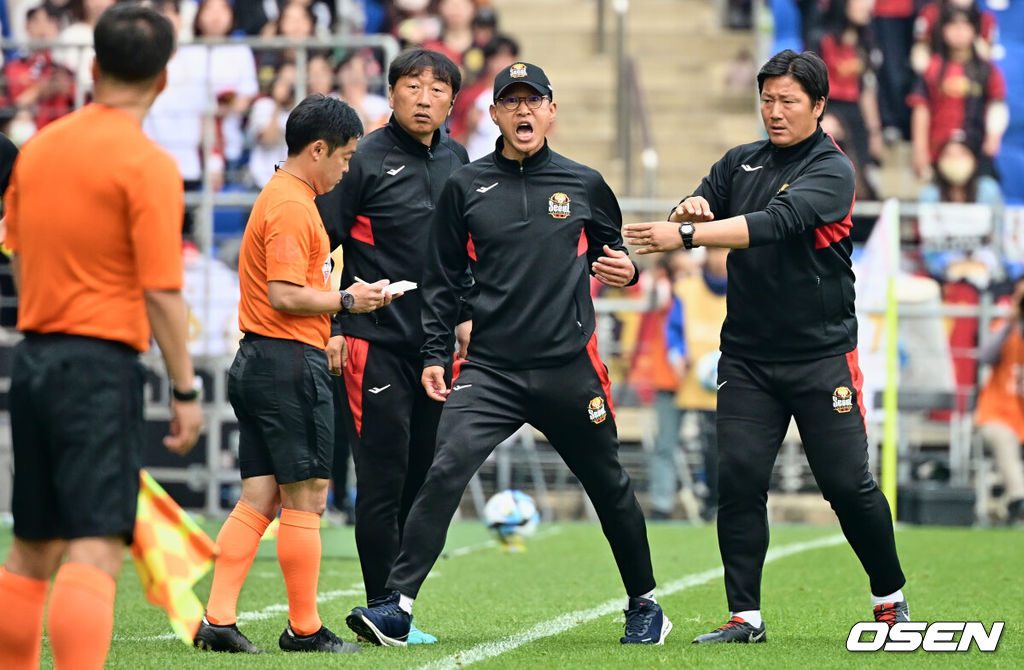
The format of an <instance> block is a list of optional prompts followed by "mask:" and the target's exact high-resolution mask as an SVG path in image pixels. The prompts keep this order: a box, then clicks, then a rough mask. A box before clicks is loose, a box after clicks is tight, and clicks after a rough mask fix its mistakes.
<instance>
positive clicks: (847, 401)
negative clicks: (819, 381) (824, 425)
mask: <svg viewBox="0 0 1024 670" xmlns="http://www.w3.org/2000/svg"><path fill="white" fill-rule="evenodd" d="M832 409H834V410H835V411H836V412H838V413H839V414H846V413H847V412H849V411H850V410H851V409H853V392H852V391H850V389H848V388H846V387H845V386H839V387H837V388H836V390H835V391H833V392H832Z"/></svg>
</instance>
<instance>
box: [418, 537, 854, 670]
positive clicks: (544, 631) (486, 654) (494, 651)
mask: <svg viewBox="0 0 1024 670" xmlns="http://www.w3.org/2000/svg"><path fill="white" fill-rule="evenodd" d="M845 541H846V538H845V537H843V536H842V535H841V534H837V535H830V536H828V537H824V538H821V539H818V540H812V541H810V542H796V543H794V544H787V545H784V546H781V547H779V548H778V549H769V550H768V554H767V555H766V556H765V559H764V562H765V563H766V564H767V563H771V562H773V561H777V560H779V559H780V558H785V557H786V556H792V555H793V554H799V553H802V552H805V551H809V550H811V549H818V548H821V547H831V546H834V545H837V544H842V543H843V542H845ZM723 575H724V571H723V569H722V568H715V569H713V570H705V571H704V572H698V573H696V574H692V575H687V576H685V577H681V578H679V579H676V580H673V581H671V582H669V583H668V584H665V585H662V586H659V587H658V588H657V589H656V591H655V592H656V594H657V595H658V597H664V596H668V595H672V594H673V593H677V592H679V591H684V590H686V589H689V588H692V587H694V586H700V585H702V584H706V583H708V582H710V581H711V580H713V579H717V578H719V577H722V576H723ZM624 601H625V597H624V596H623V597H619V598H614V599H612V600H609V601H607V602H605V603H602V604H600V605H598V606H597V607H591V608H590V609H586V610H577V611H575V612H569V613H568V614H563V615H561V616H557V617H555V618H554V619H551V620H549V621H544V622H541V623H539V624H537V625H536V626H534V627H533V628H530V629H528V630H525V631H523V632H521V633H516V634H515V635H509V636H508V637H506V638H504V639H501V640H497V641H494V642H485V643H483V644H479V645H477V646H475V647H473V648H472V649H466V650H464V651H459V652H456V653H454V654H452V655H450V656H446V657H444V658H442V659H438V660H436V661H433V662H431V663H427V664H426V665H422V666H420V667H419V669H418V670H448V669H450V668H453V669H457V668H462V667H463V666H467V665H469V664H470V663H476V662H477V661H483V660H486V659H488V658H491V657H494V656H499V655H501V654H504V653H506V652H509V651H513V650H515V649H517V648H519V647H521V646H523V645H524V644H526V643H528V642H533V641H534V640H539V639H540V638H542V637H549V636H551V635H557V634H558V633H562V632H564V631H567V630H569V629H570V628H573V627H575V626H579V625H580V624H583V623H587V622H588V621H592V620H594V619H596V618H598V617H601V616H605V615H608V614H611V613H613V612H617V611H619V610H621V609H622V606H623V604H624Z"/></svg>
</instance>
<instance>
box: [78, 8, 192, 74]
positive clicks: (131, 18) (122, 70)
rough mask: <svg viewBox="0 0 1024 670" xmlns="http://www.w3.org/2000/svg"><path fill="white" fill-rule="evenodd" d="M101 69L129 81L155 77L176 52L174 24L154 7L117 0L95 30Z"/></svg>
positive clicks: (97, 58)
mask: <svg viewBox="0 0 1024 670" xmlns="http://www.w3.org/2000/svg"><path fill="white" fill-rule="evenodd" d="M93 44H94V45H95V48H96V62H97V64H98V65H99V69H100V71H101V72H102V73H103V74H105V75H108V76H110V77H113V78H114V79H117V80H119V81H123V82H127V83H139V82H144V81H147V80H149V79H152V78H154V77H156V76H157V75H158V74H160V72H162V71H163V69H164V68H165V67H167V61H168V60H170V58H171V54H173V53H174V27H173V26H172V25H171V22H170V21H168V20H167V18H165V17H164V16H163V15H161V14H160V13H159V12H157V11H156V10H155V9H153V8H152V7H147V6H145V5H140V4H137V3H118V4H115V5H113V6H111V7H109V8H107V9H106V10H104V12H103V13H102V14H101V15H100V18H99V20H98V21H97V22H96V28H95V30H94V31H93Z"/></svg>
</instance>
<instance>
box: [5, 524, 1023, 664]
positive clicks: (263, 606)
mask: <svg viewBox="0 0 1024 670" xmlns="http://www.w3.org/2000/svg"><path fill="white" fill-rule="evenodd" d="M205 527H206V529H207V532H209V533H210V534H211V536H215V535H216V532H217V529H218V527H219V524H217V523H207V524H205ZM648 533H649V537H650V542H651V549H652V554H653V560H654V568H655V575H656V577H657V579H658V582H659V584H658V591H657V593H658V599H659V602H660V603H661V604H662V606H663V607H664V608H665V611H666V613H667V614H668V616H669V618H671V619H672V621H673V623H674V624H675V628H674V630H673V631H672V633H671V635H669V637H668V639H667V641H666V643H665V645H664V646H660V647H649V646H637V647H627V646H623V645H620V644H619V642H618V638H619V636H620V635H621V634H622V623H623V616H622V612H621V610H622V608H623V607H624V606H625V596H624V595H623V593H622V586H621V582H620V581H619V576H618V573H617V571H616V569H615V565H614V563H613V561H612V557H611V552H610V550H609V549H608V546H607V543H606V542H605V539H604V536H603V535H602V533H601V530H600V527H599V526H598V525H596V524H587V523H567V524H545V525H542V526H541V529H540V530H539V532H538V535H537V536H536V537H534V538H532V539H531V540H530V541H529V543H528V545H527V546H528V551H526V552H525V553H522V554H506V553H503V552H501V551H500V550H499V549H498V548H497V547H496V546H495V545H494V544H493V542H491V541H490V536H489V534H488V532H487V531H486V529H485V528H484V527H483V526H482V525H481V524H479V523H477V522H457V523H455V524H453V526H452V528H451V531H450V533H449V536H448V546H447V547H446V553H445V556H444V557H442V558H441V559H440V560H439V561H438V563H437V564H436V566H435V568H434V571H433V573H432V574H431V576H430V577H429V578H428V580H427V582H426V583H425V584H424V586H423V589H422V591H421V593H420V598H419V599H418V600H417V601H416V606H415V610H414V611H415V614H416V621H417V623H418V624H419V625H420V627H421V628H423V629H424V630H426V631H428V632H431V633H433V634H435V635H437V636H438V637H439V638H440V642H439V643H438V644H435V645H432V646H429V647H411V648H380V647H373V646H369V645H366V646H364V649H363V653H361V654H353V655H338V656H334V655H327V654H311V655H305V654H285V653H284V652H281V651H280V650H279V649H278V647H277V638H278V636H279V635H280V633H281V631H282V630H283V628H284V626H285V622H286V619H287V607H286V605H285V602H286V600H285V591H284V585H283V582H282V580H281V575H280V570H279V568H278V565H277V558H276V552H275V546H274V543H273V542H264V543H263V544H262V545H261V547H260V551H259V554H258V556H257V559H256V561H255V563H254V564H253V567H252V570H251V571H250V574H249V578H248V580H247V581H246V585H245V587H244V588H243V590H242V595H241V599H240V602H239V613H240V627H241V629H242V630H243V631H244V632H245V633H246V634H247V635H248V636H249V637H250V639H252V640H253V642H255V643H256V644H257V645H259V646H261V647H263V648H265V649H268V650H271V651H272V653H271V654H270V655H266V656H246V655H241V654H238V655H228V654H214V653H209V652H200V651H198V650H195V649H192V648H189V647H186V646H185V645H183V644H182V643H181V642H180V641H178V640H176V639H172V638H171V636H170V635H169V630H170V628H169V626H168V624H167V619H166V618H165V616H164V614H163V612H162V611H161V610H158V609H157V608H155V607H152V606H150V605H149V604H148V603H146V601H145V599H144V597H143V595H142V592H141V589H140V587H139V581H138V578H137V577H136V575H135V569H134V567H133V566H132V565H131V561H130V559H126V561H125V568H124V570H123V572H122V574H121V578H120V580H119V583H118V592H117V601H116V605H115V621H114V640H113V642H112V644H111V648H110V655H109V657H108V659H107V667H108V668H159V669H161V670H172V669H173V670H178V669H190V668H203V669H210V670H219V669H221V668H254V669H255V668H259V669H262V668H289V669H292V668H330V667H346V668H366V669H375V668H431V669H435V668H436V669H439V668H459V667H473V668H479V669H480V670H484V669H487V668H579V669H586V670H593V669H595V668H631V669H636V668H737V669H743V670H751V669H755V668H756V669H760V668H861V667H869V666H870V667H897V666H898V667H900V668H903V667H929V668H931V667H937V668H977V667H984V668H1022V667H1024V634H1022V632H1021V627H1022V625H1024V532H1021V531H1019V530H1010V529H969V528H967V529H954V528H924V527H906V526H904V527H900V528H899V530H898V532H897V544H898V547H899V550H900V554H901V558H902V561H903V567H904V571H905V572H906V574H907V577H908V580H909V581H908V586H907V587H906V593H907V595H908V597H909V601H910V608H911V615H912V618H913V619H914V620H928V621H936V620H943V621H950V620H958V621H959V620H966V621H970V620H978V621H982V622H983V623H984V624H985V626H986V629H988V628H989V627H990V625H991V623H992V622H993V621H1005V622H1006V628H1005V629H1004V631H1003V635H1002V639H1001V641H1000V644H999V649H998V650H997V651H996V652H994V653H983V652H979V651H978V650H977V649H976V648H973V647H972V650H971V652H970V653H967V654H938V653H925V652H921V651H918V652H913V653H888V654H886V653H881V652H879V653H875V654H855V653H850V652H848V651H846V648H845V641H846V637H847V634H848V632H849V630H850V627H851V626H852V625H853V623H854V622H856V621H858V620H862V619H866V618H868V617H869V616H870V604H869V599H868V594H867V579H866V577H865V576H864V574H863V572H862V570H861V568H860V564H859V563H858V562H857V560H856V558H855V557H854V555H853V552H852V550H851V549H850V548H849V546H848V545H847V544H846V542H845V541H844V540H843V539H842V536H841V534H840V532H839V529H838V527H837V526H835V527H828V526H774V527H773V528H772V544H771V547H772V552H773V553H772V554H771V555H770V556H769V561H770V562H769V563H768V565H766V567H765V574H764V583H763V592H762V595H763V606H764V609H763V614H764V616H765V620H766V622H767V626H768V628H767V630H768V643H767V644H764V645H707V646H697V645H692V644H691V643H690V641H691V640H692V639H693V637H695V636H696V635H699V634H701V633H705V632H708V631H710V630H712V629H714V628H716V627H717V626H719V625H721V624H722V623H724V622H725V620H726V619H727V616H728V615H727V612H726V605H725V593H724V587H723V584H722V577H721V562H720V559H719V556H718V548H717V541H716V538H715V530H714V528H713V527H710V526H704V527H694V526H689V525H681V524H671V523H659V524H650V525H649V527H648ZM9 546H10V532H9V531H3V534H2V535H0V552H2V554H3V555H6V553H7V549H8V548H9ZM323 546H324V558H323V562H322V567H321V573H320V592H321V604H320V614H321V617H322V618H323V620H324V622H325V624H326V625H328V626H329V627H330V628H332V629H333V630H334V631H335V632H336V633H338V634H339V635H341V636H342V637H343V638H344V639H346V640H348V641H352V640H353V637H354V636H353V634H352V633H351V632H350V631H349V630H348V628H347V627H346V626H345V623H344V619H345V615H346V614H347V613H348V611H349V609H351V608H352V607H354V606H356V605H361V604H363V591H362V588H361V583H360V572H359V563H358V560H357V558H356V550H355V541H354V539H353V534H352V529H351V528H338V527H333V528H325V529H324V530H323ZM210 579H211V577H210V576H207V577H206V578H204V579H203V580H202V581H201V582H200V583H199V584H198V585H197V588H196V592H197V594H198V595H199V597H200V598H201V599H203V600H205V598H206V595H207V594H208V592H209V586H210ZM51 665H52V657H51V656H50V653H49V648H48V646H47V644H46V643H45V642H44V644H43V667H51Z"/></svg>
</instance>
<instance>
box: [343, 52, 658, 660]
mask: <svg viewBox="0 0 1024 670" xmlns="http://www.w3.org/2000/svg"><path fill="white" fill-rule="evenodd" d="M555 112H556V105H555V103H554V101H553V100H552V91H551V84H550V83H549V81H548V78H547V76H546V75H545V74H544V72H543V71H542V70H541V69H540V68H539V67H537V66H536V65H532V64H529V63H515V64H513V65H512V66H511V67H509V68H508V69H506V70H504V71H502V72H501V73H499V74H498V76H497V78H496V79H495V82H494V104H493V105H491V108H490V113H491V119H492V120H493V121H494V122H495V123H496V124H497V125H498V127H499V128H500V130H501V135H502V136H501V138H499V139H498V140H497V143H496V147H495V150H494V152H493V153H492V154H490V155H488V156H485V157H484V158H481V159H480V160H478V161H475V162H473V163H471V164H469V165H467V166H466V167H463V168H461V169H460V170H458V171H456V172H455V173H454V174H453V175H452V176H451V177H450V178H449V179H448V182H447V184H445V188H444V192H443V193H442V195H441V199H440V201H439V203H438V210H437V214H436V215H435V217H434V221H433V229H432V231H431V238H430V244H429V245H428V248H427V252H426V253H427V260H426V272H425V275H424V287H423V291H424V295H423V300H424V305H423V329H424V331H425V335H426V341H425V343H424V345H423V350H422V352H423V375H422V382H423V386H424V388H425V389H426V392H427V394H428V395H429V396H430V397H432V398H434V399H435V400H438V401H443V402H444V403H445V405H444V410H443V411H442V413H441V422H440V425H439V426H438V442H437V451H436V455H435V457H434V463H433V465H432V466H431V468H430V470H429V472H428V473H427V479H426V481H425V482H424V484H423V487H422V488H421V489H420V492H419V494H418V495H417V497H416V499H415V501H414V502H413V506H412V510H411V511H410V513H409V519H408V521H407V523H406V530H405V536H404V537H403V539H402V548H401V552H400V554H399V556H398V559H397V560H396V561H395V565H394V567H393V568H392V569H391V573H390V575H389V576H388V581H387V588H388V590H389V592H390V597H389V598H388V599H387V600H386V601H384V602H382V603H378V604H376V606H374V607H368V608H367V607H357V608H355V609H354V610H352V613H351V614H349V616H348V620H347V621H348V625H349V627H350V628H352V629H353V630H354V631H356V632H357V633H359V634H360V635H361V636H362V637H364V638H366V639H369V640H371V641H372V642H374V643H376V644H383V645H397V646H401V645H404V644H406V638H407V635H408V633H409V623H410V620H411V617H412V603H413V599H414V598H415V597H416V596H417V594H418V593H419V589H420V586H421V585H422V584H423V580H424V579H426V577H427V573H428V572H430V569H431V567H432V566H433V564H434V562H435V561H436V560H437V557H438V555H440V553H441V549H442V548H443V546H444V541H445V535H446V533H447V529H448V525H449V523H450V522H451V519H452V516H453V515H454V514H455V510H456V508H457V507H458V504H459V500H460V499H461V498H462V494H463V491H464V490H465V488H466V484H468V483H469V480H470V478H471V477H472V476H473V473H474V472H476V470H477V468H478V467H480V465H481V464H482V463H483V462H484V460H485V459H486V458H487V456H488V455H489V454H490V453H491V452H492V451H493V450H494V448H495V447H496V446H497V445H498V444H499V443H500V442H501V441H502V440H504V439H505V438H507V437H508V436H510V435H511V434H512V433H514V432H515V431H516V430H518V429H519V427H520V426H521V425H522V424H523V423H526V422H528V423H530V424H532V425H533V426H535V427H536V428H537V429H539V430H540V431H541V432H542V433H544V435H545V436H546V437H547V438H548V440H549V441H550V443H551V445H552V447H554V449H555V450H556V451H557V452H558V453H559V455H560V456H561V457H562V459H563V460H564V461H565V462H566V464H567V465H568V466H569V468H570V469H571V470H572V472H573V473H574V474H575V475H576V476H577V478H578V479H579V480H580V482H581V483H582V484H583V487H584V489H586V491H587V494H588V495H589V496H590V498H591V500H592V501H593V503H594V507H595V508H596V510H597V514H598V516H599V517H600V519H601V525H602V527H603V529H604V531H605V534H606V536H607V538H608V542H609V544H610V545H611V547H612V553H613V554H614V556H615V561H616V563H617V565H618V568H619V573H620V575H621V577H622V581H623V584H624V585H625V587H626V593H627V595H628V596H629V601H628V607H627V612H626V634H625V636H623V637H622V639H621V641H622V642H623V643H632V644H660V643H661V642H663V641H664V639H665V636H666V635H667V634H668V632H669V631H670V630H671V628H672V624H671V623H670V622H669V620H668V619H667V618H666V617H665V615H664V614H663V613H662V610H661V607H660V606H659V605H658V604H657V601H656V600H655V599H654V574H653V571H652V568H651V556H650V549H649V547H648V543H647V530H646V526H645V524H644V517H643V512H642V511H641V510H640V505H639V504H638V503H637V500H636V496H635V495H634V493H633V485H632V483H631V482H630V479H629V476H628V475H627V474H626V472H625V470H623V468H622V466H621V465H620V463H619V459H618V447H619V441H618V437H617V434H616V428H615V417H614V415H613V413H612V407H611V402H610V400H611V398H610V396H609V390H610V388H609V386H610V385H609V381H608V374H607V369H606V368H605V366H604V364H603V363H602V362H601V360H600V358H599V357H598V354H597V341H596V339H595V337H594V327H595V316H594V305H593V302H592V301H591V299H590V275H591V274H592V275H594V276H595V277H597V278H598V280H600V281H601V282H603V283H604V284H607V285H608V286H626V285H629V284H632V283H634V282H635V281H636V274H637V271H636V266H635V265H634V264H633V262H632V261H631V260H630V259H629V257H628V256H627V255H626V252H625V249H624V247H623V243H622V236H621V233H620V227H621V214H620V213H619V207H618V204H617V202H616V200H615V196H614V194H613V193H612V191H611V189H610V188H608V185H607V184H606V183H605V181H604V179H603V178H602V177H601V175H600V174H598V173H597V172H596V171H594V170H593V169H591V168H588V167H586V166H584V165H580V164H579V163H575V162H573V161H571V160H569V159H567V158H565V157H564V156H560V155H559V154H556V153H555V152H554V151H551V149H549V148H548V144H547V140H546V137H545V136H546V134H547V131H548V129H549V127H550V126H551V123H552V122H553V121H554V120H555ZM467 268H469V269H471V270H472V273H473V276H474V278H475V280H476V289H477V291H478V292H477V294H476V296H475V297H474V299H473V336H472V338H471V339H470V343H469V353H468V356H467V359H466V362H465V363H464V364H463V365H462V368H461V371H460V373H459V375H458V378H457V379H456V380H455V381H454V386H452V388H451V389H449V388H448V386H447V385H446V384H445V381H444V366H445V365H446V363H447V362H448V361H449V360H451V357H452V348H453V341H452V339H453V338H452V336H451V333H452V329H453V328H454V326H455V324H456V321H457V318H458V315H459V313H460V305H459V302H460V297H461V296H460V293H459V290H458V286H459V282H460V279H461V277H462V276H463V275H464V273H465V272H466V270H467Z"/></svg>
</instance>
